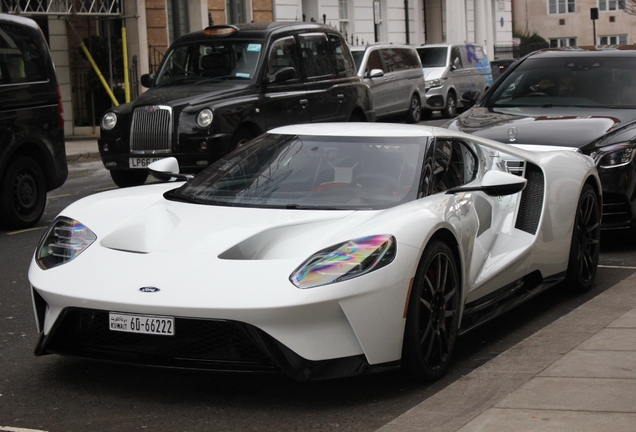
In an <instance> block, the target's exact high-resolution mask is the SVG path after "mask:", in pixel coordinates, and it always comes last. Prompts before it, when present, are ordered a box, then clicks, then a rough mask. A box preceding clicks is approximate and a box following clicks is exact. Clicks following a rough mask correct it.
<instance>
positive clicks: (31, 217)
mask: <svg viewBox="0 0 636 432" xmlns="http://www.w3.org/2000/svg"><path fill="white" fill-rule="evenodd" d="M1 187H2V190H1V191H0V220H1V221H2V225H3V226H4V227H6V228H18V229H22V228H29V227H32V226H33V225H35V224H36V223H38V221H39V220H40V218H41V217H42V214H43V213H44V207H45V206H46V181H45V180H44V172H43V171H42V168H41V167H40V165H39V164H38V163H37V162H36V161H35V160H33V159H32V158H30V157H27V156H20V157H17V158H16V159H14V160H13V161H11V162H10V163H9V166H8V168H7V170H6V174H5V175H4V177H3V179H2V185H1Z"/></svg>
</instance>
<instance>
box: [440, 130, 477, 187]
mask: <svg viewBox="0 0 636 432" xmlns="http://www.w3.org/2000/svg"><path fill="white" fill-rule="evenodd" d="M433 165H434V166H433V173H434V179H433V193H438V192H444V191H447V190H448V189H452V188H454V187H458V186H462V185H464V184H466V183H468V182H470V181H472V180H473V179H474V178H475V175H476V174H477V158H476V156H475V155H474V153H473V152H472V151H470V150H469V149H468V147H466V145H464V144H463V143H461V142H458V141H438V142H437V143H436V144H435V156H434V162H433Z"/></svg>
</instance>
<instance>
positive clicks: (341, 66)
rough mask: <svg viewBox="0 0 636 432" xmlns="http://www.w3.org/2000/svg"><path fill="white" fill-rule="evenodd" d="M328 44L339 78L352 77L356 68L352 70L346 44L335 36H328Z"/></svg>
mask: <svg viewBox="0 0 636 432" xmlns="http://www.w3.org/2000/svg"><path fill="white" fill-rule="evenodd" d="M329 42H330V43H331V48H332V49H333V53H334V59H335V60H336V71H337V72H338V75H340V76H354V75H355V71H356V70H357V68H354V65H353V62H352V61H351V56H350V55H349V49H348V48H347V45H346V43H345V42H344V41H343V40H342V39H341V38H339V37H338V36H335V35H329Z"/></svg>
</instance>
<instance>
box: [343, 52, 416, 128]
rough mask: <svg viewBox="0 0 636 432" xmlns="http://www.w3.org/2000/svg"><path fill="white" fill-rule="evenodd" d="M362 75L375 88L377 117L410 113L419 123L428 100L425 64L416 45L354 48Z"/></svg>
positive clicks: (408, 119) (372, 92)
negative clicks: (416, 49) (414, 46)
mask: <svg viewBox="0 0 636 432" xmlns="http://www.w3.org/2000/svg"><path fill="white" fill-rule="evenodd" d="M351 53H352V54H353V59H354V61H355V62H356V68H357V69H358V76H359V77H361V78H362V79H363V80H364V82H365V83H366V84H368V85H369V87H371V94H372V95H373V108H374V109H375V116H376V119H377V118H382V117H388V116H393V115H398V114H406V121H407V122H408V123H417V122H419V121H420V118H421V111H422V105H423V103H424V102H425V94H426V84H425V82H424V75H423V73H422V63H421V62H420V58H419V56H418V55H417V51H415V49H414V48H413V47H410V46H407V45H393V44H377V45H367V46H357V47H351Z"/></svg>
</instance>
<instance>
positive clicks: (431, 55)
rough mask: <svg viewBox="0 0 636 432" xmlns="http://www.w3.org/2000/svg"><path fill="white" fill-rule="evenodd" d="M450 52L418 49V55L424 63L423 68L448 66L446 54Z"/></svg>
mask: <svg viewBox="0 0 636 432" xmlns="http://www.w3.org/2000/svg"><path fill="white" fill-rule="evenodd" d="M447 52H448V50H447V49H446V48H444V47H441V48H418V49H417V53H418V54H419V56H420V60H421V61H422V67H444V66H446V53H447Z"/></svg>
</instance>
